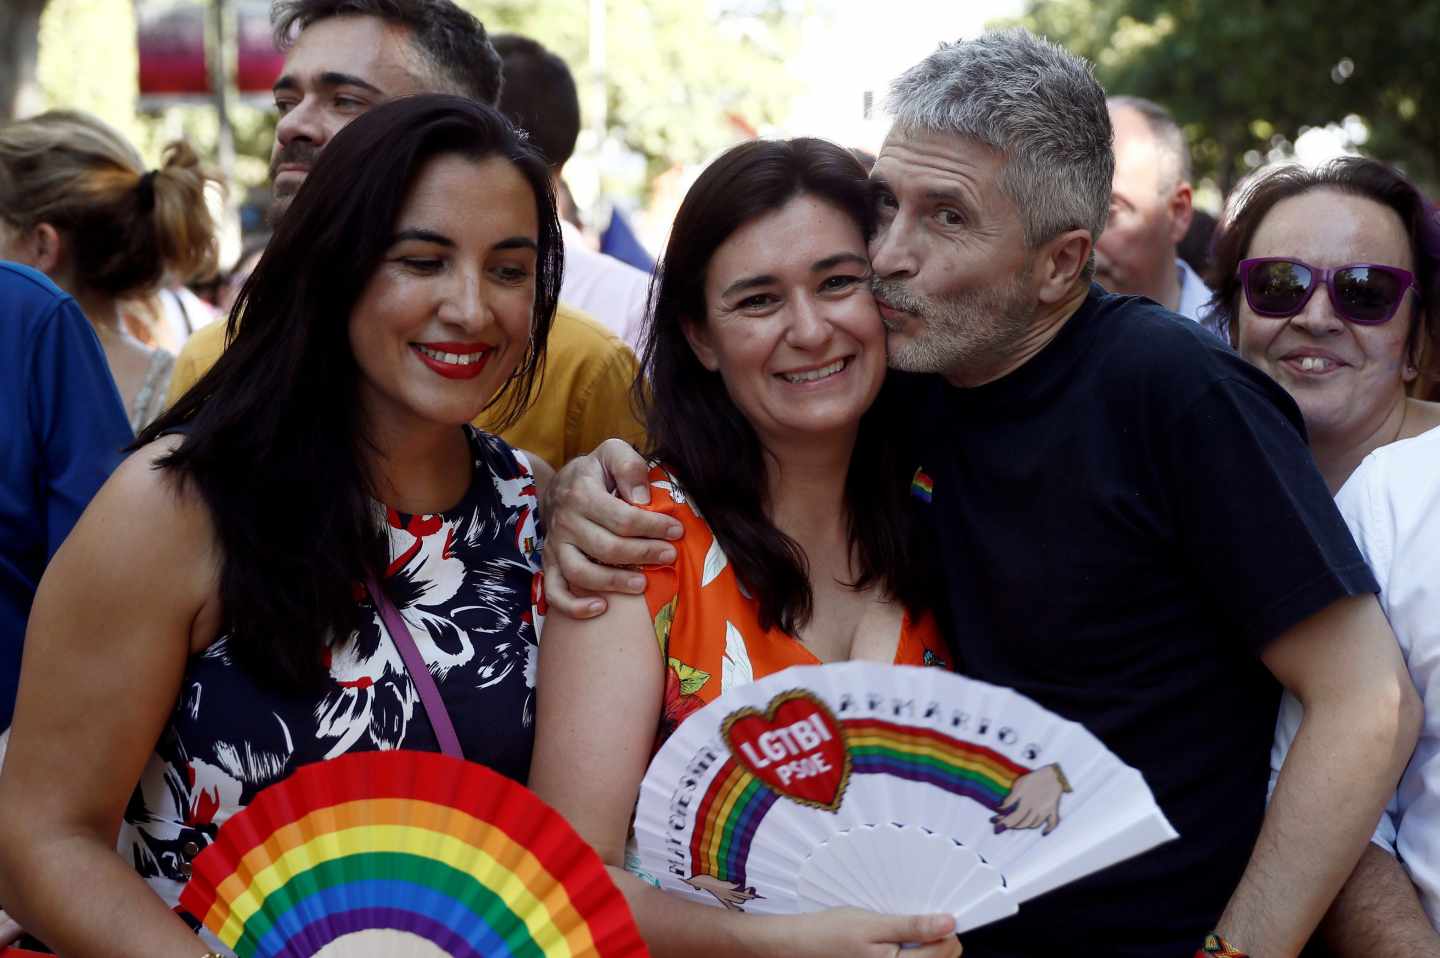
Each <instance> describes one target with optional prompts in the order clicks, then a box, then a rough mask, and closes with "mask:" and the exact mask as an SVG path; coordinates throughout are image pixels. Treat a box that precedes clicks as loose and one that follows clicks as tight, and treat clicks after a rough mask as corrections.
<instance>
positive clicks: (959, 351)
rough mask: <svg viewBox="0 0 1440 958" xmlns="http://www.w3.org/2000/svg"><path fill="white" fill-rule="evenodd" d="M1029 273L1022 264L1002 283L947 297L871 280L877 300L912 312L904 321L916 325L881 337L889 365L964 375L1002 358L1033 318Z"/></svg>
mask: <svg viewBox="0 0 1440 958" xmlns="http://www.w3.org/2000/svg"><path fill="white" fill-rule="evenodd" d="M1029 273H1030V270H1029V268H1028V265H1027V267H1026V268H1023V269H1021V270H1019V271H1017V272H1016V273H1015V274H1014V275H1013V276H1011V277H1010V278H1009V279H1008V280H1006V281H1005V282H1003V283H1000V284H997V285H992V286H985V287H982V288H980V289H973V290H967V291H965V292H961V293H957V294H953V295H950V296H922V295H920V294H918V293H914V292H911V291H910V289H909V288H908V287H907V286H906V284H905V283H904V282H903V281H901V280H886V279H876V280H873V281H872V283H871V286H872V288H873V289H874V291H875V295H876V296H877V297H878V298H879V299H882V300H884V301H885V302H886V303H887V304H889V305H890V306H892V307H894V308H895V309H900V310H904V311H906V312H908V313H911V314H912V317H911V318H910V320H909V321H910V322H911V323H918V324H919V325H920V327H921V328H920V330H919V331H918V332H916V333H913V334H911V335H909V336H905V337H903V338H902V337H898V336H895V335H890V336H887V337H886V346H887V348H888V350H889V362H890V367H891V368H892V369H899V370H903V371H905V372H913V373H943V374H963V373H964V372H965V371H967V370H976V371H978V370H983V369H985V368H988V367H989V366H992V365H994V364H996V363H997V362H1003V360H1004V359H1005V358H1006V357H1007V356H1008V354H1009V353H1010V352H1011V351H1012V349H1013V347H1014V346H1015V344H1016V343H1018V342H1020V341H1021V340H1022V339H1023V338H1024V336H1025V334H1026V332H1027V331H1028V330H1029V328H1030V325H1031V322H1032V320H1033V319H1034V316H1035V309H1036V304H1035V297H1034V293H1033V292H1032V291H1031V290H1030V289H1029V288H1028V286H1027V284H1026V282H1025V279H1026V277H1027V276H1028V275H1029ZM964 378H969V377H968V376H966V377H964Z"/></svg>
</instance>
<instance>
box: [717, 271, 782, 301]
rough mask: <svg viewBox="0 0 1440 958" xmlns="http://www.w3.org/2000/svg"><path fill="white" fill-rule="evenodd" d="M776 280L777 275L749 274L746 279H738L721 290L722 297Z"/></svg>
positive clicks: (766, 284)
mask: <svg viewBox="0 0 1440 958" xmlns="http://www.w3.org/2000/svg"><path fill="white" fill-rule="evenodd" d="M775 281H776V280H775V277H773V276H747V277H745V278H744V279H737V280H736V281H735V282H733V283H731V284H730V285H729V286H726V287H725V288H724V289H723V290H721V291H720V298H721V299H724V298H725V297H727V296H729V295H730V294H731V293H739V292H743V291H744V290H747V289H754V288H755V287H757V286H769V285H770V284H771V283H774V282H775Z"/></svg>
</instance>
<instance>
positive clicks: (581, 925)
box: [180, 751, 647, 958]
mask: <svg viewBox="0 0 1440 958" xmlns="http://www.w3.org/2000/svg"><path fill="white" fill-rule="evenodd" d="M180 904H181V906H182V907H183V908H185V910H187V911H188V912H190V913H191V914H192V915H194V916H195V917H196V918H198V919H199V920H200V921H201V922H202V923H203V924H204V925H205V927H206V928H207V929H209V930H210V931H211V932H212V933H213V934H214V935H215V936H216V937H217V938H218V939H219V940H220V941H221V942H222V943H223V944H224V945H226V946H227V947H229V948H231V949H233V950H234V951H235V953H236V954H237V955H238V956H239V958H252V956H253V958H271V956H282V955H283V956H286V958H308V956H311V955H318V956H322V958H331V956H342V955H343V956H345V958H362V956H371V955H375V956H380V955H388V956H396V958H403V956H445V955H449V956H456V958H461V956H464V958H479V956H486V958H489V956H515V958H521V956H529V958H590V956H595V958H610V956H615V958H633V956H643V955H646V954H647V951H646V949H645V945H644V943H643V942H642V941H641V938H640V934H639V932H638V930H637V929H636V927H635V923H634V920H633V918H632V917H631V915H630V910H629V908H628V907H627V905H626V903H625V899H624V897H623V896H622V895H621V893H620V891H619V890H618V889H617V888H616V887H615V884H614V882H613V881H611V879H610V876H609V875H608V874H607V872H606V870H605V866H604V864H603V863H602V862H601V861H600V859H599V857H598V856H597V855H596V854H595V852H594V851H593V850H592V849H591V848H590V846H589V845H587V844H586V843H585V841H584V840H583V839H581V838H580V836H578V835H577V834H576V833H575V831H574V830H573V829H572V828H571V827H570V826H569V824H568V823H566V822H565V820H564V819H563V818H561V816H560V815H559V814H558V813H556V812H555V811H554V810H553V809H551V808H550V807H549V806H547V805H545V804H544V803H543V802H542V801H540V799H538V798H537V797H535V795H534V794H532V793H531V792H530V791H528V790H527V789H525V788H524V787H522V786H520V785H518V784H516V783H515V782H512V781H510V780H509V779H507V778H505V777H503V776H501V775H499V774H497V773H495V772H492V771H490V770H489V769H487V768H484V767H483V766H480V765H475V764H471V763H468V762H463V761H460V760H458V759H453V758H448V757H446V756H443V755H437V754H431V753H422V752H408V751H391V752H364V753H356V754H351V755H346V756H342V757H340V758H336V759H333V760H330V761H326V762H319V763H316V764H314V765H309V766H306V767H304V768H301V769H300V770H298V771H297V772H296V773H295V774H294V775H292V776H290V777H289V778H287V779H285V780H284V781H282V782H279V783H277V784H275V785H273V786H271V787H270V788H267V789H265V790H264V791H263V792H261V793H260V794H259V795H258V796H257V797H256V799H255V801H254V802H252V803H251V804H250V805H249V806H248V807H246V808H245V809H244V810H243V811H242V812H240V813H239V814H237V815H236V816H235V817H234V818H232V819H230V820H229V821H228V822H226V823H225V825H224V826H223V827H222V828H221V829H220V831H219V833H218V834H217V835H216V838H215V841H214V843H213V844H211V845H210V847H209V848H207V849H205V851H204V852H202V853H201V854H200V855H199V856H198V857H197V858H196V859H195V861H194V864H193V877H192V878H191V880H190V883H189V884H188V885H187V886H186V888H185V891H184V893H183V894H182V896H181V898H180Z"/></svg>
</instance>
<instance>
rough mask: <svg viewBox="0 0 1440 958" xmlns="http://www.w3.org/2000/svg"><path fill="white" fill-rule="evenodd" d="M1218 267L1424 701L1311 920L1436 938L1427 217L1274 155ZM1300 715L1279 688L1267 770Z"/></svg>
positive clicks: (1439, 452)
mask: <svg viewBox="0 0 1440 958" xmlns="http://www.w3.org/2000/svg"><path fill="white" fill-rule="evenodd" d="M1215 270H1216V273H1215V279H1216V280H1218V282H1217V283H1216V289H1217V293H1216V306H1217V308H1218V309H1219V310H1220V311H1221V314H1222V318H1224V319H1227V320H1228V321H1229V323H1230V336H1231V341H1232V342H1233V343H1234V344H1235V345H1236V347H1237V348H1238V349H1239V350H1240V352H1241V353H1242V354H1243V355H1244V356H1245V357H1246V358H1247V359H1249V360H1250V361H1251V362H1253V363H1255V364H1256V365H1257V366H1259V367H1260V368H1261V369H1264V370H1265V371H1266V372H1268V373H1269V374H1270V375H1271V376H1273V377H1274V378H1275V379H1276V380H1277V381H1278V382H1279V383H1280V384H1281V385H1282V386H1284V387H1285V389H1286V390H1288V391H1289V393H1290V395H1291V396H1293V397H1294V398H1295V401H1296V403H1298V404H1299V406H1300V410H1301V412H1302V414H1303V415H1304V417H1305V424H1306V427H1307V428H1308V430H1309V433H1310V446H1311V449H1312V450H1313V451H1314V453H1315V460H1316V463H1317V464H1318V465H1319V467H1320V471H1321V473H1322V474H1323V475H1324V476H1325V479H1326V481H1327V482H1328V483H1329V484H1330V489H1331V491H1332V492H1336V493H1338V495H1337V496H1336V502H1337V504H1338V505H1339V506H1340V511H1341V512H1342V514H1343V515H1344V516H1345V519H1346V522H1347V523H1348V524H1349V526H1350V530H1351V532H1352V533H1354V535H1355V539H1356V542H1357V543H1358V544H1359V546H1360V550H1361V552H1362V553H1363V554H1364V556H1365V558H1366V560H1367V561H1368V562H1369V563H1370V565H1371V567H1372V569H1373V570H1374V572H1375V577H1376V578H1377V579H1378V580H1379V582H1380V586H1381V593H1380V602H1381V605H1382V607H1383V608H1384V610H1385V614H1386V615H1387V616H1388V617H1389V619H1390V623H1391V625H1392V626H1393V628H1394V630H1395V636H1396V638H1397V640H1398V641H1399V643H1400V647H1401V651H1402V652H1403V653H1404V656H1405V660H1406V662H1407V664H1408V665H1409V668H1410V674H1411V677H1412V678H1413V679H1414V680H1415V684H1416V685H1417V686H1418V687H1419V690H1420V693H1421V695H1422V697H1423V698H1424V701H1425V721H1424V726H1423V728H1422V731H1421V735H1420V741H1419V744H1418V745H1417V746H1416V749H1415V756H1414V758H1413V759H1412V760H1411V762H1410V766H1409V768H1408V769H1407V770H1406V772H1405V776H1404V778H1403V779H1402V780H1401V782H1400V788H1399V790H1398V792H1397V793H1396V798H1395V801H1394V802H1393V803H1392V804H1391V805H1390V806H1389V808H1387V810H1386V812H1385V815H1384V816H1383V817H1382V819H1381V821H1380V826H1379V828H1378V829H1377V830H1376V833H1375V837H1374V842H1373V844H1372V845H1371V846H1370V847H1369V848H1367V849H1366V851H1365V854H1364V856H1363V857H1362V858H1361V860H1360V864H1359V866H1358V867H1357V868H1356V870H1355V873H1354V875H1352V876H1351V878H1350V880H1349V882H1347V884H1346V886H1345V888H1344V889H1343V890H1342V892H1341V893H1340V896H1339V898H1338V899H1337V900H1336V903H1335V905H1334V907H1333V908H1332V909H1331V912H1330V915H1329V916H1328V918H1327V919H1326V922H1325V924H1324V925H1323V926H1322V928H1323V930H1324V931H1325V933H1326V937H1327V938H1328V939H1329V941H1328V944H1329V945H1330V947H1331V949H1332V951H1333V952H1334V953H1335V954H1337V955H1341V956H1349V955H1367V956H1369V955H1376V954H1407V955H1408V954H1431V953H1434V951H1432V949H1435V950H1440V936H1437V935H1436V932H1435V930H1433V929H1432V927H1431V924H1430V920H1427V918H1426V913H1427V912H1428V913H1429V915H1431V916H1434V917H1435V918H1437V919H1440V853H1437V851H1436V849H1440V631H1437V630H1436V628H1435V623H1436V622H1440V590H1437V589H1436V588H1435V583H1436V581H1437V578H1436V565H1435V557H1436V556H1437V555H1440V429H1437V428H1436V427H1437V426H1440V404H1437V403H1433V402H1422V401H1421V400H1419V399H1418V398H1415V397H1416V395H1417V393H1418V391H1419V389H1420V388H1421V386H1422V383H1423V382H1424V379H1425V376H1424V372H1425V365H1426V360H1427V359H1429V360H1431V361H1433V360H1434V359H1435V358H1436V355H1437V348H1436V347H1437V344H1440V336H1437V333H1440V328H1437V327H1440V213H1437V211H1436V210H1435V209H1433V208H1431V207H1428V206H1427V204H1426V203H1425V201H1424V199H1423V197H1421V195H1420V194H1419V192H1417V191H1416V189H1415V187H1414V186H1412V185H1411V184H1410V183H1409V182H1408V181H1407V180H1405V178H1404V177H1402V176H1400V175H1399V174H1398V173H1396V172H1395V171H1394V170H1391V169H1390V168H1389V167H1387V166H1385V165H1383V164H1380V163H1377V162H1375V161H1373V160H1366V159H1359V158H1346V159H1342V160H1337V161H1335V162H1333V163H1330V164H1328V165H1326V166H1324V167H1322V168H1320V169H1318V170H1304V169H1300V168H1287V169H1284V170H1281V171H1279V172H1276V173H1274V174H1272V175H1270V176H1268V177H1267V178H1265V179H1264V180H1263V181H1261V182H1260V183H1259V184H1258V185H1256V186H1255V187H1254V188H1253V189H1252V190H1251V191H1250V193H1249V194H1248V195H1247V196H1246V197H1245V198H1244V199H1243V201H1242V204H1241V205H1240V207H1239V208H1238V209H1237V211H1236V212H1235V214H1234V216H1233V218H1232V220H1231V222H1230V224H1229V226H1228V227H1227V228H1226V229H1225V232H1224V233H1223V234H1222V235H1221V236H1220V237H1219V238H1218V240H1217V242H1216V246H1215ZM1342 487H1343V488H1342ZM1241 494H1243V493H1241ZM1301 713H1302V708H1301V704H1300V703H1299V702H1298V701H1297V700H1296V699H1294V698H1293V697H1291V696H1289V695H1286V697H1285V700H1284V703H1283V705H1282V706H1281V710H1280V721H1279V725H1278V728H1277V730H1276V745H1275V751H1274V755H1273V757H1272V763H1271V764H1272V765H1273V766H1274V767H1275V769H1276V770H1277V771H1278V769H1279V767H1280V765H1281V763H1282V762H1283V761H1284V758H1285V755H1286V753H1287V752H1288V750H1289V746H1290V744H1291V742H1293V741H1294V738H1295V735H1296V732H1297V730H1298V728H1299V724H1300V717H1301ZM1272 781H1273V779H1272ZM1382 849H1383V850H1382ZM1397 855H1398V859H1397ZM1401 861H1403V862H1404V863H1405V864H1404V866H1403V870H1402V866H1401V865H1400V862H1401ZM1412 882H1413V884H1412ZM1417 889H1418V891H1419V896H1418V898H1417V895H1416V890H1417ZM1422 902H1423V905H1424V908H1423V910H1422V907H1421V905H1422ZM1376 916H1383V917H1382V918H1377V917H1376Z"/></svg>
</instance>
